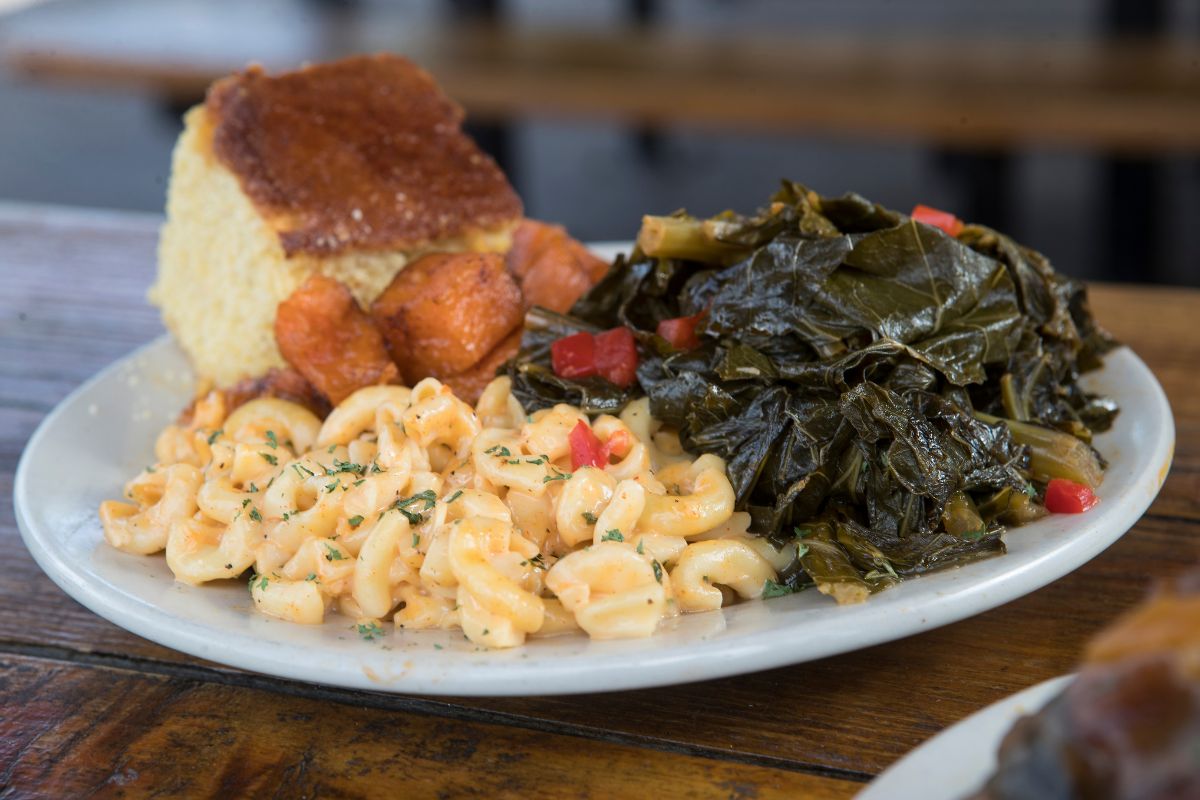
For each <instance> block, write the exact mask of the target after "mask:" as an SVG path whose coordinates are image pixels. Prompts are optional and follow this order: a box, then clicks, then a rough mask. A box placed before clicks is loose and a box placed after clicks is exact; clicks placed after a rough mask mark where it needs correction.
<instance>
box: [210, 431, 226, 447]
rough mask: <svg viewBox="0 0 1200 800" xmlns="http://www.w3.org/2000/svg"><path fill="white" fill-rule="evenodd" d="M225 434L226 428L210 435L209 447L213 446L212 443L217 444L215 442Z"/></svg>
mask: <svg viewBox="0 0 1200 800" xmlns="http://www.w3.org/2000/svg"><path fill="white" fill-rule="evenodd" d="M224 432H225V429H224V428H217V429H216V430H215V431H213V432H212V433H210V434H209V435H208V443H209V445H210V446H211V445H212V443H213V442H215V441H216V440H217V437H218V436H220V435H221V434H222V433H224Z"/></svg>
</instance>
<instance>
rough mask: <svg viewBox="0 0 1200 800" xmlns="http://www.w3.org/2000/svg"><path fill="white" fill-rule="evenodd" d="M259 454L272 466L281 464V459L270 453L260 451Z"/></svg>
mask: <svg viewBox="0 0 1200 800" xmlns="http://www.w3.org/2000/svg"><path fill="white" fill-rule="evenodd" d="M259 455H260V456H262V457H263V461H266V462H267V463H268V464H270V465H271V466H272V467H276V466H279V459H278V458H276V457H275V456H273V455H271V454H270V453H259Z"/></svg>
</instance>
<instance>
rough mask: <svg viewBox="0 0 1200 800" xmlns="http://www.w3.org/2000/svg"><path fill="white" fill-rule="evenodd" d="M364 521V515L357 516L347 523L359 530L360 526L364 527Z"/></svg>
mask: <svg viewBox="0 0 1200 800" xmlns="http://www.w3.org/2000/svg"><path fill="white" fill-rule="evenodd" d="M362 521H363V516H362V514H355V515H354V516H353V517H351V518H350V519H348V520H346V522H349V523H350V527H351V528H357V527H358V526H359V525H362Z"/></svg>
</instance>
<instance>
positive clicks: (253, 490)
mask: <svg viewBox="0 0 1200 800" xmlns="http://www.w3.org/2000/svg"><path fill="white" fill-rule="evenodd" d="M270 485H271V484H269V483H268V484H267V486H270ZM246 491H247V492H249V493H250V494H257V493H258V487H257V486H255V485H254V484H253V483H251V484H250V488H249V489H247V490H246Z"/></svg>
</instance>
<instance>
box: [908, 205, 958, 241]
mask: <svg viewBox="0 0 1200 800" xmlns="http://www.w3.org/2000/svg"><path fill="white" fill-rule="evenodd" d="M912 218H913V219H915V220H916V221H917V222H924V223H925V224H926V225H931V226H933V227H934V228H941V229H942V230H943V231H945V232H946V233H948V234H950V235H951V236H958V235H959V234H960V233H962V229H963V224H962V220H961V219H959V218H958V217H956V216H954V215H953V214H951V213H950V212H949V211H939V210H938V209H936V208H930V207H929V206H920V205H919V206H916V207H915V208H913V210H912Z"/></svg>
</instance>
